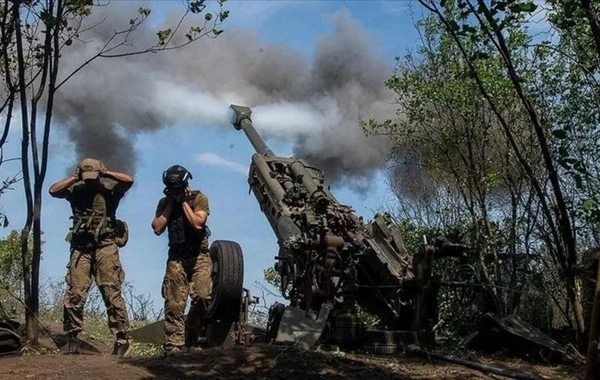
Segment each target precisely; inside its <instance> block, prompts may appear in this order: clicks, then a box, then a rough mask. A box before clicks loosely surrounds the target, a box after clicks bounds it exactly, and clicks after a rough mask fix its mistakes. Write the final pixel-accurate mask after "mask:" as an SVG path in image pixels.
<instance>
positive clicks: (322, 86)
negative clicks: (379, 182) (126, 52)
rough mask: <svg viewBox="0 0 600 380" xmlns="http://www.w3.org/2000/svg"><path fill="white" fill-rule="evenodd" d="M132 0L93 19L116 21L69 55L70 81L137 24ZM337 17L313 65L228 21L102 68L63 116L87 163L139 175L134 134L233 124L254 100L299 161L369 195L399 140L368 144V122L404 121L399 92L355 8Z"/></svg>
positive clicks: (90, 70)
mask: <svg viewBox="0 0 600 380" xmlns="http://www.w3.org/2000/svg"><path fill="white" fill-rule="evenodd" d="M132 3H133V2H118V3H117V2H115V3H114V5H111V6H110V7H108V8H106V9H99V10H97V11H95V13H94V14H93V15H92V17H91V18H90V19H89V20H88V22H89V23H93V22H94V21H95V20H99V19H101V18H104V17H105V16H106V21H105V22H104V23H102V24H100V25H99V26H97V27H96V28H94V29H92V30H90V31H89V32H87V34H86V38H85V39H86V42H85V43H78V42H74V43H73V45H72V46H71V47H70V48H69V50H68V51H65V54H64V55H63V61H62V62H63V67H62V73H63V75H66V74H67V73H69V72H70V71H71V70H73V69H74V68H76V67H77V66H78V65H79V64H81V62H82V57H89V56H92V55H93V54H94V53H95V52H96V51H98V49H100V47H101V46H103V45H104V43H105V41H106V40H107V39H108V38H110V37H111V36H112V33H113V31H114V30H115V29H119V27H122V26H123V25H127V23H128V21H129V18H130V17H131V15H132V14H135V12H136V9H137V7H139V3H137V4H132ZM115 7H116V8H119V10H118V12H115ZM109 11H110V14H108V15H106V14H104V13H105V12H109ZM109 21H110V23H108V22H109ZM171 21H172V20H171ZM332 22H333V26H334V28H333V32H332V34H331V35H326V36H322V37H321V38H320V40H319V41H318V42H317V45H316V50H315V51H314V54H312V56H313V58H312V60H311V61H310V62H307V61H306V59H305V58H304V57H303V56H302V55H301V54H300V53H298V52H296V51H295V50H294V49H292V48H289V47H286V46H281V45H274V44H266V43H263V42H261V41H260V40H259V38H258V37H257V35H256V34H255V33H253V32H252V31H247V30H234V29H231V28H228V27H227V25H226V23H225V24H224V29H225V33H223V34H222V35H220V36H219V37H218V38H216V39H202V40H199V41H197V42H196V43H194V44H192V45H189V46H187V47H185V48H184V49H182V50H176V51H171V52H168V53H161V54H147V55H142V56H132V57H125V58H118V59H102V60H97V61H94V62H93V63H92V64H91V65H90V66H89V67H86V68H85V69H84V70H82V71H81V72H79V73H78V74H77V75H76V76H74V77H72V78H71V79H70V80H69V82H68V84H67V85H65V88H64V89H62V90H61V92H60V95H59V98H58V99H57V102H56V106H55V107H56V109H55V117H56V118H57V119H58V120H59V121H60V122H61V124H63V125H65V126H66V128H67V131H68V135H69V137H70V138H71V139H72V141H73V142H74V143H75V145H76V147H77V148H76V149H77V153H78V155H79V157H80V158H81V157H83V156H95V157H98V158H101V159H103V160H105V162H107V165H110V166H113V167H118V168H120V170H124V171H128V172H134V171H135V163H136V154H135V150H134V146H133V143H132V141H134V139H133V137H135V135H136V134H138V133H142V132H147V131H154V130H157V129H159V128H164V127H168V126H170V125H174V124H178V123H183V122H188V121H194V122H195V123H198V121H200V124H207V125H215V124H222V125H223V126H225V127H227V128H231V126H230V125H228V122H227V119H226V112H227V108H228V106H229V104H231V103H237V104H242V105H247V106H250V107H252V110H253V122H254V125H255V127H256V128H257V129H258V130H259V132H261V133H262V134H263V135H264V137H265V138H266V139H267V140H270V139H280V140H285V141H288V142H292V143H293V146H294V149H293V151H294V154H295V155H296V156H297V157H302V158H305V159H307V160H308V161H309V162H310V163H312V164H313V165H317V166H319V167H321V168H322V169H324V170H325V173H326V177H328V179H329V181H330V182H332V183H336V184H344V185H350V186H353V187H355V188H358V189H359V190H364V189H366V186H368V185H367V183H368V180H369V179H370V178H371V177H372V175H373V174H374V172H375V171H376V170H377V169H379V168H381V167H382V165H383V163H384V161H385V158H386V155H387V152H388V151H389V142H388V141H387V140H386V139H384V138H380V137H366V136H365V135H364V133H363V132H362V130H361V128H360V126H359V120H360V119H367V118H372V117H374V118H377V119H385V118H391V117H393V116H394V112H395V106H394V105H393V104H392V103H393V99H394V97H393V94H392V93H391V92H390V91H388V90H386V89H385V88H384V81H385V80H386V79H387V77H388V76H389V75H390V72H391V71H390V68H389V66H388V64H387V63H386V60H385V59H384V58H382V57H381V56H380V55H379V54H378V52H377V51H376V49H374V48H373V42H372V39H371V37H370V36H369V35H368V34H367V32H366V31H365V30H364V29H363V28H362V27H361V25H359V24H358V23H357V21H355V20H353V19H352V18H351V17H350V15H349V14H348V13H347V12H339V13H337V14H335V15H334V16H333V17H332ZM171 24H172V23H171ZM157 29H159V28H157V27H156V26H154V27H147V28H145V29H140V30H138V31H137V32H136V33H137V34H136V40H135V44H136V47H138V46H148V45H151V44H153V43H154V42H155V41H156V30H157ZM124 48H126V47H124Z"/></svg>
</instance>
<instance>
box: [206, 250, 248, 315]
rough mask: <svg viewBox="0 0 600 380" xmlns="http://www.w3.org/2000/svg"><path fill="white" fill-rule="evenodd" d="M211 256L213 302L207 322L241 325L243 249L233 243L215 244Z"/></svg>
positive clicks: (207, 312)
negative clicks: (237, 323)
mask: <svg viewBox="0 0 600 380" xmlns="http://www.w3.org/2000/svg"><path fill="white" fill-rule="evenodd" d="M209 253H210V258H211V259H212V262H213V271H212V294H211V298H212V299H211V303H210V305H209V306H208V309H207V310H206V318H207V319H208V320H210V321H219V322H224V323H227V322H238V321H239V318H240V311H241V310H240V309H241V303H242V296H243V292H244V289H243V283H244V256H243V253H242V248H241V247H240V245H239V244H238V243H236V242H233V241H228V240H215V241H214V242H213V243H212V244H211V246H210V250H209Z"/></svg>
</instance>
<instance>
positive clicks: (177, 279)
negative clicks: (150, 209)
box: [156, 192, 212, 350]
mask: <svg viewBox="0 0 600 380" xmlns="http://www.w3.org/2000/svg"><path fill="white" fill-rule="evenodd" d="M188 203H189V204H190V206H191V207H192V209H193V210H194V212H196V211H204V212H206V214H207V215H208V214H210V211H209V207H208V198H207V197H206V195H204V194H202V193H200V192H193V193H192V197H191V200H189V201H188ZM166 205H167V198H162V199H161V200H160V201H159V203H158V207H157V209H156V216H157V217H158V216H159V215H161V214H162V212H163V211H164V209H165V207H166ZM167 229H168V235H169V258H168V260H167V269H166V273H165V277H164V281H163V285H162V296H163V298H164V300H165V348H166V349H167V350H169V349H172V348H181V347H183V346H184V345H185V343H186V339H185V333H184V331H185V330H188V331H189V330H192V331H196V332H197V331H198V330H199V329H200V328H201V324H202V317H203V314H204V312H205V310H206V306H207V304H206V302H207V299H208V298H209V296H210V293H211V289H212V281H211V272H212V261H211V259H210V256H209V255H208V237H207V235H206V233H205V229H203V230H202V231H200V232H197V231H195V230H194V229H193V228H192V226H191V225H190V223H189V222H188V221H187V219H186V217H185V215H184V212H183V206H182V205H181V204H173V206H172V211H171V216H170V218H169V221H168V224H167ZM188 295H189V296H190V297H191V299H192V302H191V306H190V312H189V313H188V316H187V319H185V322H184V313H185V308H186V303H187V298H188ZM186 327H187V329H186Z"/></svg>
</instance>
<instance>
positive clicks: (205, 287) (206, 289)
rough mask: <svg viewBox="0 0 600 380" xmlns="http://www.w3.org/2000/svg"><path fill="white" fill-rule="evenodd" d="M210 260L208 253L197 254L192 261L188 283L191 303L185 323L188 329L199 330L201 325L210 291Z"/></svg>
mask: <svg viewBox="0 0 600 380" xmlns="http://www.w3.org/2000/svg"><path fill="white" fill-rule="evenodd" d="M211 274H212V260H211V259H210V256H209V255H208V253H202V254H200V255H198V257H197V258H196V260H195V262H194V268H193V271H192V281H191V284H190V290H191V298H192V304H191V306H190V312H189V313H188V316H187V319H186V324H187V326H188V328H189V329H192V330H199V329H200V328H201V327H203V318H204V314H205V312H206V308H207V306H208V304H207V303H208V300H209V297H210V293H211V291H212V277H211Z"/></svg>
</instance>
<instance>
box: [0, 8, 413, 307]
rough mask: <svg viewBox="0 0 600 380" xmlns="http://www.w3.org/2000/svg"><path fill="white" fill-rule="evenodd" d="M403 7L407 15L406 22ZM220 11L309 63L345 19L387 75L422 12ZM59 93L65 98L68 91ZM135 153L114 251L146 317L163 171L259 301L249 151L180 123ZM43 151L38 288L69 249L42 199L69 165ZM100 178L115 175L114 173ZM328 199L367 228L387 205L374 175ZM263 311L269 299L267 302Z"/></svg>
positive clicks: (53, 208) (11, 167)
mask: <svg viewBox="0 0 600 380" xmlns="http://www.w3.org/2000/svg"><path fill="white" fill-rule="evenodd" d="M178 4H179V2H178V1H162V2H159V3H158V4H155V5H156V6H157V8H156V10H155V11H166V10H168V9H169V8H170V7H172V6H175V5H178ZM409 5H411V6H412V8H413V10H412V12H411V10H410V9H409ZM227 8H228V9H230V10H231V16H230V19H229V20H227V22H226V24H224V26H223V28H224V29H225V33H227V31H229V30H233V29H242V30H251V31H254V32H256V33H258V35H259V37H260V39H261V40H262V41H264V42H265V43H277V44H282V45H284V46H286V47H288V48H291V49H293V50H296V51H298V52H300V53H301V54H302V55H304V56H305V57H307V58H310V57H311V55H312V54H313V51H314V47H315V44H316V43H317V41H318V40H319V38H320V37H322V36H324V35H327V34H328V33H331V27H332V26H331V17H332V15H333V14H335V13H336V12H339V11H343V10H346V11H347V12H348V13H349V14H350V15H351V17H352V18H354V19H356V20H358V22H360V23H361V24H362V26H363V27H364V28H365V29H367V30H368V31H369V32H370V34H371V38H372V44H373V46H374V47H375V48H376V50H379V51H380V52H381V53H382V54H383V55H384V57H385V58H386V60H389V65H390V67H391V66H393V60H394V57H395V56H398V55H402V54H404V53H405V52H406V50H407V49H408V48H411V47H412V46H414V44H415V41H416V38H417V34H416V31H415V30H414V27H413V21H412V19H411V18H412V17H418V16H419V15H420V12H421V11H420V9H419V6H418V4H415V3H412V2H409V1H250V0H247V1H241V0H240V1H229V2H227ZM232 75H235V73H232ZM382 85H383V84H382ZM65 91H68V88H67V87H65ZM225 111H226V110H223V112H225ZM258 127H259V126H258V125H257V128H258ZM17 132H18V130H17V129H16V128H15V129H14V130H13V133H11V139H10V142H9V144H7V147H6V150H5V157H6V158H11V157H16V156H17V155H18V150H17V145H18V144H19V141H20V139H19V136H18V133H17ZM267 143H268V144H269V145H270V147H271V149H272V150H273V151H274V152H275V153H276V154H280V155H284V156H288V155H291V152H292V147H291V146H290V145H288V144H285V143H283V142H281V141H270V140H267ZM134 148H135V150H136V152H137V154H138V157H139V162H138V165H137V171H136V174H135V181H136V183H135V185H134V187H133V188H132V189H131V190H130V191H129V193H128V195H127V196H126V198H125V199H124V200H123V201H122V202H121V206H120V209H119V211H118V216H119V217H120V218H122V219H124V220H126V221H127V222H128V224H129V226H130V229H131V235H130V236H131V238H130V242H129V244H128V245H127V246H126V247H125V248H123V249H122V250H121V260H122V264H123V267H124V269H125V272H126V279H127V281H128V282H130V283H131V284H132V285H133V286H134V287H135V289H136V291H137V292H138V293H144V294H149V295H150V297H151V299H152V300H153V301H154V307H155V309H157V310H158V309H160V308H162V298H161V296H160V287H161V282H162V278H163V275H164V269H165V262H166V251H167V249H166V246H167V240H166V239H167V238H166V236H161V237H156V236H155V235H154V234H153V232H152V230H151V228H150V222H151V220H152V217H153V214H154V210H155V207H156V203H157V201H158V199H159V198H160V197H161V196H162V188H163V185H162V182H161V174H162V172H163V170H165V169H166V168H167V167H169V166H170V165H173V164H181V165H184V166H185V167H187V168H188V169H189V170H190V171H191V172H192V173H193V176H194V179H193V180H192V182H191V184H192V186H193V187H194V188H196V189H199V190H201V191H202V192H204V193H205V194H207V196H208V198H209V202H210V208H211V215H210V218H209V226H210V228H211V230H212V237H211V241H213V240H216V239H225V240H234V241H236V242H238V243H239V244H240V245H241V246H242V249H243V250H244V255H245V286H246V287H248V288H249V289H250V291H251V292H252V293H253V294H254V295H259V296H260V295H261V293H260V290H259V289H258V288H257V287H256V286H255V282H256V281H262V280H263V270H264V269H265V268H268V267H270V266H272V265H273V257H274V256H275V255H276V254H277V251H278V248H277V244H276V238H275V235H274V234H273V232H272V230H271V228H270V226H269V225H268V223H267V221H266V219H265V218H264V216H263V215H262V214H261V212H260V210H259V207H258V204H257V203H256V200H255V198H254V196H253V195H249V194H248V184H247V177H246V175H247V173H246V170H247V166H248V163H249V161H250V157H251V155H252V153H253V150H252V147H251V145H250V143H249V142H248V141H247V140H246V139H245V135H244V134H243V133H242V132H240V131H235V130H234V129H233V128H223V127H220V126H216V125H211V124H210V123H206V122H203V120H197V123H189V122H187V123H184V124H180V125H176V126H173V127H170V128H163V129H161V130H159V131H158V132H152V133H150V132H148V133H144V134H140V135H137V136H136V137H135V143H134ZM50 149H51V150H50V163H49V170H48V175H47V180H46V183H45V192H44V207H43V213H44V214H43V215H44V220H43V230H44V240H45V242H46V243H45V245H44V249H43V261H42V267H41V272H42V282H43V281H44V280H45V279H48V278H51V279H53V280H59V281H60V280H62V278H63V277H64V275H65V271H66V268H65V266H66V264H67V260H68V255H69V249H68V244H67V243H66V242H65V241H64V237H65V235H66V233H67V231H68V228H69V225H70V220H69V216H70V213H69V211H70V210H69V207H68V204H67V202H66V201H64V200H58V199H52V198H51V197H49V196H48V195H47V191H46V190H47V188H48V187H49V186H50V184H52V183H53V182H55V181H57V180H59V179H61V178H63V177H64V176H65V173H68V172H70V171H71V170H72V168H73V167H74V165H75V164H76V159H75V153H74V151H73V147H72V145H71V144H70V143H69V142H68V141H67V139H66V137H65V134H64V132H63V131H62V130H61V129H60V128H55V129H54V131H53V135H52V141H51V147H50ZM109 169H111V170H119V168H117V167H110V168H109ZM18 170H19V169H18V165H17V163H15V162H10V163H7V164H5V165H3V166H2V169H1V173H0V177H2V179H3V178H5V177H6V176H8V175H10V174H13V173H15V172H16V171H18ZM21 190H22V184H17V185H16V189H15V191H12V192H9V193H8V194H6V195H4V196H3V197H2V198H1V200H0V207H1V208H2V209H3V210H4V211H5V212H6V213H7V214H8V216H9V219H10V222H11V224H10V226H9V227H8V228H7V229H3V230H0V236H5V235H6V234H8V232H9V231H10V230H11V229H18V228H21V227H22V225H23V222H24V215H23V212H22V211H21V210H23V209H24V206H23V197H22V194H21V193H22V191H21ZM333 192H334V194H335V195H336V197H337V198H338V200H339V201H340V202H342V203H345V204H350V205H353V206H354V208H355V209H356V211H357V214H359V215H362V216H364V217H365V218H366V219H369V218H370V217H371V216H372V215H373V212H372V211H373V210H375V209H378V208H380V207H382V206H383V205H385V204H386V203H389V202H391V200H392V197H391V195H390V194H389V193H388V191H387V189H386V187H385V184H384V182H383V180H382V175H378V176H377V178H376V180H375V181H374V182H373V183H372V187H371V190H370V191H369V193H368V196H365V195H361V194H356V193H354V192H353V191H352V190H350V189H348V188H343V187H342V188H340V187H334V188H333ZM270 301H272V298H269V300H268V302H270Z"/></svg>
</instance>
